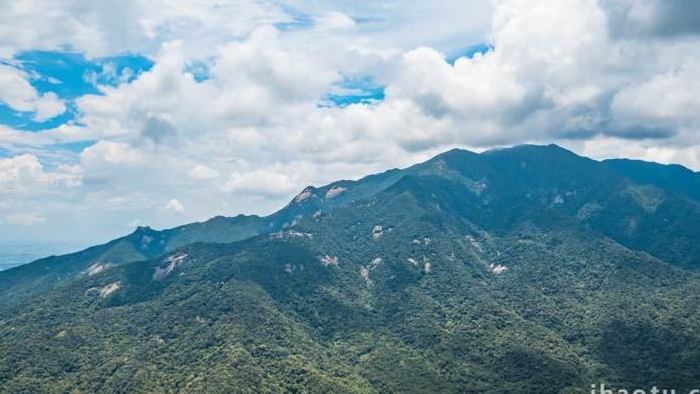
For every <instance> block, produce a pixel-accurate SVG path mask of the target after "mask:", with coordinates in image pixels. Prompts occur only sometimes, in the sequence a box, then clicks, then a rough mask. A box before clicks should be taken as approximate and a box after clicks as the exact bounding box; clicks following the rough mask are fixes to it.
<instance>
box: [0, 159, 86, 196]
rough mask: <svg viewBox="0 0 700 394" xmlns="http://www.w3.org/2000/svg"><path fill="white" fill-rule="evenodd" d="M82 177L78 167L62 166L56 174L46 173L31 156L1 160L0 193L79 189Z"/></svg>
mask: <svg viewBox="0 0 700 394" xmlns="http://www.w3.org/2000/svg"><path fill="white" fill-rule="evenodd" d="M81 175H82V174H81V170H80V168H79V167H76V166H60V167H59V168H57V169H56V171H54V172H46V171H44V167H43V166H42V164H41V163H40V162H39V159H38V158H37V157H36V156H34V155H31V154H23V155H19V156H14V157H10V158H5V159H2V158H0V192H2V193H6V194H5V195H10V194H28V193H35V192H38V191H41V190H45V189H47V188H49V187H77V186H80V184H81Z"/></svg>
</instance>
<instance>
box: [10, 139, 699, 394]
mask: <svg viewBox="0 0 700 394" xmlns="http://www.w3.org/2000/svg"><path fill="white" fill-rule="evenodd" d="M699 190H700V179H699V175H698V174H697V173H694V172H692V171H690V170H687V169H685V168H683V167H680V166H664V165H659V164H655V163H645V162H637V161H624V160H608V161H603V162H599V161H595V160H591V159H588V158H584V157H581V156H578V155H576V154H574V153H572V152H570V151H568V150H565V149H563V148H561V147H558V146H556V145H548V146H534V145H525V146H517V147H513V148H508V149H500V150H492V151H487V152H484V153H481V154H477V153H473V152H469V151H464V150H452V151H448V152H445V153H443V154H441V155H438V156H436V157H434V158H432V159H431V160H429V161H427V162H424V163H420V164H417V165H415V166H412V167H409V168H406V169H395V170H390V171H387V172H385V173H382V174H377V175H372V176H369V177H366V178H363V179H360V180H358V181H338V182H334V183H331V184H329V185H326V186H323V187H319V188H315V187H307V188H305V189H303V190H302V192H300V194H299V195H297V196H296V197H295V198H294V199H293V200H292V201H291V202H290V203H289V204H288V205H287V206H286V207H284V208H283V209H281V210H280V211H278V212H277V213H275V214H273V215H270V216H268V217H257V216H238V217H234V218H224V217H217V218H213V219H211V220H209V221H207V222H204V223H195V224H190V225H186V226H182V227H179V228H175V229H170V230H163V231H156V230H153V229H150V228H143V227H142V228H138V229H137V230H136V231H135V232H134V233H132V234H130V235H127V236H125V237H123V238H120V239H117V240H115V241H112V242H110V243H107V244H104V245H100V246H96V247H93V248H90V249H86V250H84V251H81V252H78V253H74V254H71V255H65V256H57V257H49V258H46V259H42V260H38V261H36V262H33V263H31V264H27V265H24V266H20V267H16V268H14V269H11V270H7V271H3V272H0V297H2V298H3V299H7V300H10V299H11V300H13V302H8V303H6V304H4V305H3V306H2V307H0V392H2V391H5V392H70V391H79V392H363V393H367V392H382V393H384V392H455V393H465V392H467V393H468V392H473V393H500V392H517V393H579V392H581V393H585V392H590V387H591V384H596V383H601V382H604V383H606V384H607V385H609V386H610V387H617V388H639V387H651V386H654V385H656V386H658V387H674V388H676V389H678V390H682V389H686V388H694V387H695V386H696V385H697V382H698V381H700V370H698V369H697V365H698V363H699V362H700V334H698V333H700V310H698V308H697V305H698V298H699V297H700V292H698V290H700V270H699V269H700V242H697V241H698V240H699V239H700V199H699V198H698V197H699V196H700V194H699V193H698V191H699Z"/></svg>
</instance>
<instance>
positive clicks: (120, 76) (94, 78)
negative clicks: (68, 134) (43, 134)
mask: <svg viewBox="0 0 700 394" xmlns="http://www.w3.org/2000/svg"><path fill="white" fill-rule="evenodd" d="M3 63H4V64H7V65H10V66H12V67H16V68H18V69H20V70H22V71H24V72H26V73H27V74H29V75H30V78H29V79H28V81H29V83H30V84H31V86H32V87H34V89H36V91H37V92H39V93H40V94H44V93H47V92H53V93H55V94H56V95H57V96H58V97H59V98H60V99H62V100H64V101H65V102H66V111H65V112H63V113H61V114H59V115H58V116H55V117H53V118H51V119H48V120H45V121H40V122H37V121H35V120H34V119H33V113H31V112H21V111H17V110H14V109H13V108H12V107H10V106H9V105H7V104H6V103H3V102H0V124H3V125H6V126H9V127H12V128H14V129H18V130H23V131H28V132H39V131H41V130H46V129H51V128H55V127H57V126H60V125H62V124H65V123H69V122H73V121H75V119H76V111H77V108H76V106H75V100H76V99H77V98H79V97H81V96H83V95H87V94H92V95H99V94H101V93H100V90H99V86H117V85H118V84H120V83H129V82H131V81H133V80H134V79H135V78H138V76H139V74H140V73H142V72H144V71H148V70H149V69H150V68H151V67H152V66H153V62H152V61H151V60H149V59H148V58H147V57H145V56H143V55H138V54H133V55H130V54H122V55H116V56H110V57H104V58H95V59H89V60H88V59H86V58H85V56H84V55H83V54H81V53H76V52H58V51H27V52H20V53H18V54H16V55H15V56H14V57H13V58H12V59H10V60H5V61H3Z"/></svg>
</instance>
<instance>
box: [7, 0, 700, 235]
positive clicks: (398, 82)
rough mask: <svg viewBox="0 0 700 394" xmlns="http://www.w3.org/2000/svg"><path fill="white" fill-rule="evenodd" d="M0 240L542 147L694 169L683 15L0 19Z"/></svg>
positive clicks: (354, 11)
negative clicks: (457, 153)
mask: <svg viewBox="0 0 700 394" xmlns="http://www.w3.org/2000/svg"><path fill="white" fill-rule="evenodd" d="M0 1H1V3H2V5H3V7H2V8H3V12H2V13H0V241H2V243H3V244H13V243H17V244H22V245H26V244H31V243H32V242H36V243H47V242H50V243H56V244H60V243H70V244H83V245H88V244H93V243H96V242H101V241H106V240H109V239H111V238H114V237H117V236H120V235H123V234H126V233H129V232H131V231H132V230H133V229H134V227H135V226H138V225H149V226H152V227H154V228H167V227H172V226H176V225H179V224H184V223H189V222H193V221H202V220H205V219H207V218H209V217H212V216H215V215H227V216H232V215H236V214H239V213H244V214H268V213H271V212H273V211H275V210H276V209H278V208H280V207H282V206H283V205H284V204H286V203H287V202H288V201H289V200H290V199H291V198H292V196H294V195H295V194H296V193H298V192H299V191H300V190H302V189H303V188H304V187H305V186H307V185H323V184H326V183H329V182H332V181H334V180H338V179H356V178H359V177H361V176H363V175H366V174H370V173H374V172H379V171H383V170H385V169H388V168H394V167H403V166H406V165H409V164H412V163H416V162H419V161H422V160H425V159H427V158H429V157H431V156H432V155H434V154H436V153H439V152H441V151H444V150H447V149H450V148H454V147H462V148H466V149H472V150H476V151H481V150H484V149H488V148H492V147H497V146H507V145H514V144H522V143H557V144H560V145H562V146H565V147H567V148H570V149H572V150H574V151H575V152H577V153H579V154H582V155H586V156H590V157H594V158H599V159H602V158H609V157H630V158H638V159H643V160H652V161H658V162H662V163H680V164H683V165H685V166H687V167H689V168H691V169H694V170H696V171H697V170H700V95H698V94H697V92H700V78H698V75H700V2H697V1H689V0H678V1H658V0H615V1H612V0H562V1H556V2H553V1H548V0H542V1H540V0H528V1H522V0H501V1H495V2H489V1H466V0H460V1H452V0H447V1H441V2H432V3H431V2H425V1H413V0H403V1H400V2H399V1H396V0H377V1H372V2H357V1H352V2H351V1H345V0H332V1H315V0H289V1H282V0H280V1H254V0H235V1H228V0H193V1H188V2H172V1H167V0H124V1H120V2H105V1H97V0H94V1H86V0H63V1H54V0H34V1H31V2H29V1H24V0H0Z"/></svg>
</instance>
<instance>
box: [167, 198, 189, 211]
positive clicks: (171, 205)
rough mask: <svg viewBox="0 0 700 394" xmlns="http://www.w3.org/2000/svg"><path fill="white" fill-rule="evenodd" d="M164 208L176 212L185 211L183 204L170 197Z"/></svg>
mask: <svg viewBox="0 0 700 394" xmlns="http://www.w3.org/2000/svg"><path fill="white" fill-rule="evenodd" d="M164 209H165V210H166V211H172V212H177V213H182V212H185V206H184V205H182V203H181V202H180V201H178V199H177V198H171V199H170V201H168V203H167V204H165V208H164Z"/></svg>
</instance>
